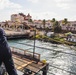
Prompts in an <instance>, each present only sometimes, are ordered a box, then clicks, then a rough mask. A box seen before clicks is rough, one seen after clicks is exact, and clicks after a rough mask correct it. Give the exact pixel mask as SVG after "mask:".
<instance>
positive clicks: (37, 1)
mask: <svg viewBox="0 0 76 75" xmlns="http://www.w3.org/2000/svg"><path fill="white" fill-rule="evenodd" d="M21 12H22V13H24V14H26V15H27V14H28V13H30V15H31V16H32V19H46V20H49V19H50V20H51V19H52V18H55V19H56V20H63V19H64V18H67V19H68V20H70V21H76V0H0V22H1V21H6V20H10V19H11V14H18V13H21Z"/></svg>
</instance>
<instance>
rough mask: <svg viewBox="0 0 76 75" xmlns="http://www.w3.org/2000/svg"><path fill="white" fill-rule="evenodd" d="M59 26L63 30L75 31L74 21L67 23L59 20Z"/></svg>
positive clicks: (75, 22)
mask: <svg viewBox="0 0 76 75" xmlns="http://www.w3.org/2000/svg"><path fill="white" fill-rule="evenodd" d="M60 26H61V27H62V30H65V31H76V21H69V22H68V23H67V24H63V23H62V22H60Z"/></svg>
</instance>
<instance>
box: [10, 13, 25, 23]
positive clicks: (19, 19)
mask: <svg viewBox="0 0 76 75" xmlns="http://www.w3.org/2000/svg"><path fill="white" fill-rule="evenodd" d="M11 21H12V22H16V21H17V22H20V23H21V22H22V21H24V17H23V16H21V15H19V14H12V15H11Z"/></svg>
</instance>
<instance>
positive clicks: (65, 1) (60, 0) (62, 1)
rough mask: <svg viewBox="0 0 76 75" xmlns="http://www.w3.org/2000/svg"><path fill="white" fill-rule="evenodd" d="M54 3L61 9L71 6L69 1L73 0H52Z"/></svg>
mask: <svg viewBox="0 0 76 75" xmlns="http://www.w3.org/2000/svg"><path fill="white" fill-rule="evenodd" d="M54 1H55V2H56V5H57V6H58V7H60V8H62V9H69V8H71V3H72V2H73V0H54Z"/></svg>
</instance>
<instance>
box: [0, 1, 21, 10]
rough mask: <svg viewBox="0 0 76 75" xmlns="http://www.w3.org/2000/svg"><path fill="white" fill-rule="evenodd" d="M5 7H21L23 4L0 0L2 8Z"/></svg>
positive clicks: (0, 7)
mask: <svg viewBox="0 0 76 75" xmlns="http://www.w3.org/2000/svg"><path fill="white" fill-rule="evenodd" d="M4 8H14V9H15V8H16V9H17V8H21V6H20V5H19V4H16V3H13V2H11V1H9V0H0V9H4Z"/></svg>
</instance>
